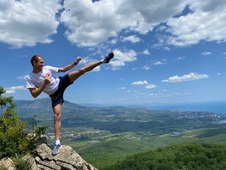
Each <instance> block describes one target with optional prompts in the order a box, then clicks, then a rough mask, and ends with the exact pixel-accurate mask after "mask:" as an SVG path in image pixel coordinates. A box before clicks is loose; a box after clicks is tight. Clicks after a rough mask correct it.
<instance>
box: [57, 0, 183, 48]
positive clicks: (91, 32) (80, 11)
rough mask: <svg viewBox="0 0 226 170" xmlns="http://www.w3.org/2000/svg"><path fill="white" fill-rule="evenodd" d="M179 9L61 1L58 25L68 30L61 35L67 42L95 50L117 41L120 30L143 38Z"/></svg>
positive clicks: (175, 0)
mask: <svg viewBox="0 0 226 170" xmlns="http://www.w3.org/2000/svg"><path fill="white" fill-rule="evenodd" d="M183 7H184V6H183V3H182V2H180V0H171V1H168V0H160V1H159V0H152V1H149V0H140V1H137V0H120V1H114V0H108V1H103V0H101V1H96V2H94V3H93V2H92V1H90V0H79V1H76V3H74V0H65V1H64V8H65V11H63V12H62V15H61V22H62V23H63V24H64V25H65V26H66V27H67V28H68V29H67V31H66V34H65V35H66V37H67V38H68V40H69V41H71V42H72V43H74V44H76V45H78V46H96V45H98V44H99V43H101V42H104V41H106V40H108V39H109V38H114V37H117V36H118V34H119V33H120V32H121V31H122V30H127V31H132V32H137V33H140V34H146V33H148V32H149V31H152V29H153V28H154V27H155V26H157V25H158V24H159V23H161V22H165V21H167V20H168V19H169V18H171V17H172V16H174V15H176V14H178V13H180V12H181V10H183ZM133 40H134V39H133ZM136 41H137V40H136Z"/></svg>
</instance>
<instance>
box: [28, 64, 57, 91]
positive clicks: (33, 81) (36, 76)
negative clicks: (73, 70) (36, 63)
mask: <svg viewBox="0 0 226 170" xmlns="http://www.w3.org/2000/svg"><path fill="white" fill-rule="evenodd" d="M57 72H58V68H57V67H52V66H43V68H42V71H41V72H39V73H33V72H31V73H30V74H29V75H27V76H26V81H27V85H26V87H27V89H30V88H38V87H40V86H41V84H42V83H43V82H44V80H45V77H46V75H49V76H50V80H51V82H50V83H49V84H47V85H46V87H45V88H44V90H43V91H44V92H45V93H46V94H48V95H52V94H54V93H55V91H57V89H58V85H59V82H60V79H59V78H58V77H55V76H54V75H53V74H56V73H57Z"/></svg>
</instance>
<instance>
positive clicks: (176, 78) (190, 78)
mask: <svg viewBox="0 0 226 170" xmlns="http://www.w3.org/2000/svg"><path fill="white" fill-rule="evenodd" d="M207 78H209V76H208V75H207V74H198V73H190V74H187V75H183V76H181V77H180V76H177V75H176V76H172V77H169V78H168V79H166V80H162V82H164V83H177V82H184V81H194V80H200V79H207Z"/></svg>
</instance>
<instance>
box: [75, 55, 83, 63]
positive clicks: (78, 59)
mask: <svg viewBox="0 0 226 170" xmlns="http://www.w3.org/2000/svg"><path fill="white" fill-rule="evenodd" d="M81 60H82V58H81V57H80V56H78V57H77V59H76V63H77V64H78V63H79V62H80V61H81Z"/></svg>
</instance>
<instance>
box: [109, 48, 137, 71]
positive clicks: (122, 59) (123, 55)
mask: <svg viewBox="0 0 226 170" xmlns="http://www.w3.org/2000/svg"><path fill="white" fill-rule="evenodd" d="M114 56H115V57H114V59H113V60H112V61H111V62H110V63H109V64H110V65H111V66H112V67H113V70H116V69H119V68H120V67H122V66H125V64H126V62H133V61H136V60H137V53H136V52H135V51H133V50H128V51H120V50H118V49H115V50H114Z"/></svg>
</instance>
